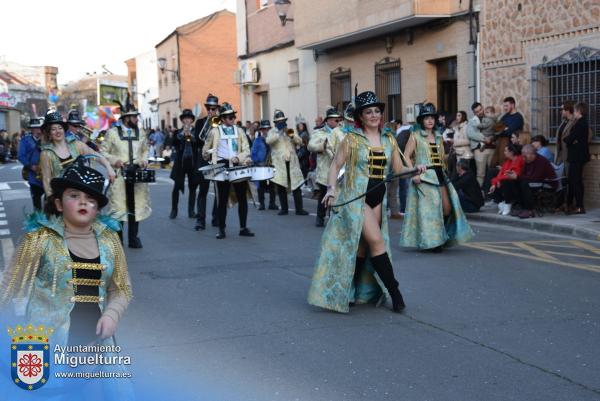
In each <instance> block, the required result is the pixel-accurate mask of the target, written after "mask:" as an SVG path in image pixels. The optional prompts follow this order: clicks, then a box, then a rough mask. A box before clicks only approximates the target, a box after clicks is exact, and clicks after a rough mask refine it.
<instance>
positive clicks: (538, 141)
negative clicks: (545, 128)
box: [531, 135, 554, 162]
mask: <svg viewBox="0 0 600 401" xmlns="http://www.w3.org/2000/svg"><path fill="white" fill-rule="evenodd" d="M531 144H532V145H533V147H534V148H535V150H536V151H537V154H538V155H540V156H544V157H545V158H546V159H548V161H550V162H553V161H554V153H552V151H551V150H550V149H548V140H547V139H546V137H545V136H544V135H536V136H534V137H533V138H532V139H531Z"/></svg>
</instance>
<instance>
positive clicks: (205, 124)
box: [194, 93, 219, 231]
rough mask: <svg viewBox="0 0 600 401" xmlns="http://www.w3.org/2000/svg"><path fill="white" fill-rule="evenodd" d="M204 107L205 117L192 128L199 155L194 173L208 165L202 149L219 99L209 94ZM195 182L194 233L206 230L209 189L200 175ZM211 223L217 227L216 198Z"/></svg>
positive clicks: (208, 185)
mask: <svg viewBox="0 0 600 401" xmlns="http://www.w3.org/2000/svg"><path fill="white" fill-rule="evenodd" d="M204 107H205V108H206V117H204V118H200V119H198V120H196V126H195V128H194V135H195V136H196V140H197V141H198V151H199V153H200V155H199V157H197V160H198V163H197V165H196V171H197V170H198V168H200V167H204V166H207V165H208V161H207V160H205V159H204V158H203V157H202V149H203V147H204V143H205V142H206V139H207V137H208V133H209V132H210V130H211V128H212V124H211V120H212V119H213V118H214V117H216V116H217V115H218V114H219V98H218V97H216V96H215V95H213V94H212V93H209V94H208V96H207V97H206V101H205V102H204ZM197 182H198V187H199V188H200V190H199V192H198V204H197V208H196V209H197V210H196V225H195V227H194V229H195V230H196V231H198V230H204V229H205V228H206V196H207V195H208V190H209V188H210V181H209V180H207V179H206V178H204V176H203V175H202V174H197ZM212 222H213V223H214V224H213V226H217V225H218V224H217V199H216V198H215V201H214V203H213V211H212Z"/></svg>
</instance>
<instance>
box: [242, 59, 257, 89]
mask: <svg viewBox="0 0 600 401" xmlns="http://www.w3.org/2000/svg"><path fill="white" fill-rule="evenodd" d="M240 83H241V84H242V85H251V84H257V83H258V67H257V64H256V60H244V61H242V62H241V63H240Z"/></svg>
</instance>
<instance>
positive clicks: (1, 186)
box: [0, 182, 10, 191]
mask: <svg viewBox="0 0 600 401" xmlns="http://www.w3.org/2000/svg"><path fill="white" fill-rule="evenodd" d="M9 189H10V185H8V183H6V182H0V191H6V190H9Z"/></svg>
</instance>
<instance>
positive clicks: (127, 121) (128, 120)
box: [125, 118, 137, 129]
mask: <svg viewBox="0 0 600 401" xmlns="http://www.w3.org/2000/svg"><path fill="white" fill-rule="evenodd" d="M125 125H126V126H127V127H129V128H131V129H133V128H136V127H137V124H136V123H134V122H133V120H131V119H129V118H128V119H127V120H125Z"/></svg>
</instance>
